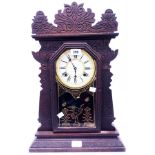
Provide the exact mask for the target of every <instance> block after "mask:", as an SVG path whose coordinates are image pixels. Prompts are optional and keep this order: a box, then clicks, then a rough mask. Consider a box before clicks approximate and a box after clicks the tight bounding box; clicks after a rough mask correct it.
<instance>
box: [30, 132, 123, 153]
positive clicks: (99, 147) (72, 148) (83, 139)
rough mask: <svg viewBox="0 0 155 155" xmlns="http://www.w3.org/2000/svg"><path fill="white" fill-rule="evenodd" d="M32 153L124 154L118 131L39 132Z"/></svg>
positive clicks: (32, 146)
mask: <svg viewBox="0 0 155 155" xmlns="http://www.w3.org/2000/svg"><path fill="white" fill-rule="evenodd" d="M36 137H37V138H36V139H35V140H34V142H33V143H32V145H31V147H30V149H29V151H30V152H92V151H93V152H122V151H125V147H124V145H123V144H122V142H121V140H120V139H119V137H118V132H117V131H102V132H100V133H53V132H50V131H39V132H37V134H36Z"/></svg>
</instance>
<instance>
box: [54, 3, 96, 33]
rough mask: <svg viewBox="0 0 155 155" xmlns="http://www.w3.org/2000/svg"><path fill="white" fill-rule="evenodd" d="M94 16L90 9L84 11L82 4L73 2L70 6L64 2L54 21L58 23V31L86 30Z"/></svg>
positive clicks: (88, 28) (92, 21)
mask: <svg viewBox="0 0 155 155" xmlns="http://www.w3.org/2000/svg"><path fill="white" fill-rule="evenodd" d="M94 16H95V14H94V13H92V11H91V9H87V11H85V10H84V8H83V4H80V5H78V4H77V3H76V2H73V3H72V5H71V6H70V5H67V4H65V9H64V11H63V12H62V11H61V10H59V11H58V14H56V15H55V21H54V22H55V24H57V25H58V27H57V31H58V32H88V31H89V30H90V28H91V24H92V23H94V21H95V19H94Z"/></svg>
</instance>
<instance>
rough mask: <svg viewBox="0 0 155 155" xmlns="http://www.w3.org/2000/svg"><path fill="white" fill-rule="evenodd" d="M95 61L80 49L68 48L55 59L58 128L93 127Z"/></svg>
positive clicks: (94, 126) (94, 125) (94, 124)
mask: <svg viewBox="0 0 155 155" xmlns="http://www.w3.org/2000/svg"><path fill="white" fill-rule="evenodd" d="M96 71H97V68H96V62H95V60H94V59H93V57H92V56H91V55H90V54H89V53H88V52H87V51H85V50H83V49H68V50H66V51H64V52H63V53H62V54H61V55H60V56H59V57H58V59H57V60H56V81H57V90H58V92H57V93H58V99H57V100H58V117H59V124H58V127H59V129H61V128H67V129H68V128H70V129H73V128H74V129H75V128H82V129H84V128H94V129H95V128H96V122H95V120H96V118H95V104H96V103H95V97H96V93H95V92H94V91H92V90H91V88H95V87H96V81H95V80H96Z"/></svg>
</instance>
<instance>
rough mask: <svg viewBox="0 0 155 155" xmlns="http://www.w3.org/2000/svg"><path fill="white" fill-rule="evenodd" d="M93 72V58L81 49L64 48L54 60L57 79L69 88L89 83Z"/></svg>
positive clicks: (80, 86) (76, 87) (94, 68)
mask: <svg viewBox="0 0 155 155" xmlns="http://www.w3.org/2000/svg"><path fill="white" fill-rule="evenodd" d="M95 73H96V65H95V60H94V59H93V58H92V57H91V56H90V55H89V54H88V53H87V52H86V51H85V50H83V49H69V50H66V51H65V52H64V53H63V54H61V55H60V56H59V58H58V59H57V61H56V76H57V80H58V81H59V82H60V83H61V84H62V85H64V86H65V87H68V88H71V89H80V88H83V87H85V86H87V85H89V84H90V83H91V82H92V81H93V80H94V77H95Z"/></svg>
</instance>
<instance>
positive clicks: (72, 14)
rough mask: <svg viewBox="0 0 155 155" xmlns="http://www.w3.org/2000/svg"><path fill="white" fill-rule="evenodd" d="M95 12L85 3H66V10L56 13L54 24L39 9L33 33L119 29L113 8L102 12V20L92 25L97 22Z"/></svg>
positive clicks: (106, 31) (111, 30) (103, 31)
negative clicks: (84, 6) (86, 6)
mask: <svg viewBox="0 0 155 155" xmlns="http://www.w3.org/2000/svg"><path fill="white" fill-rule="evenodd" d="M94 17H95V14H94V13H93V12H92V11H91V9H89V8H88V9H87V10H85V9H84V8H83V4H79V5H78V4H77V3H76V2H73V3H72V4H71V5H67V4H65V5H64V10H63V11H62V10H59V11H58V13H57V14H56V15H55V20H54V23H55V24H56V25H57V26H54V25H53V24H51V23H48V20H47V17H46V16H45V15H44V13H43V12H42V11H38V12H37V13H36V16H35V17H34V19H33V24H32V33H33V34H47V35H49V34H55V33H65V32H67V33H72V32H74V33H75V32H81V33H88V32H91V33H113V32H114V31H117V26H118V23H117V21H116V17H115V14H114V13H113V11H112V10H111V9H108V10H106V11H105V13H104V14H102V17H101V21H99V22H98V23H97V24H95V25H94V26H92V24H93V23H94V22H95V18H94Z"/></svg>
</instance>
